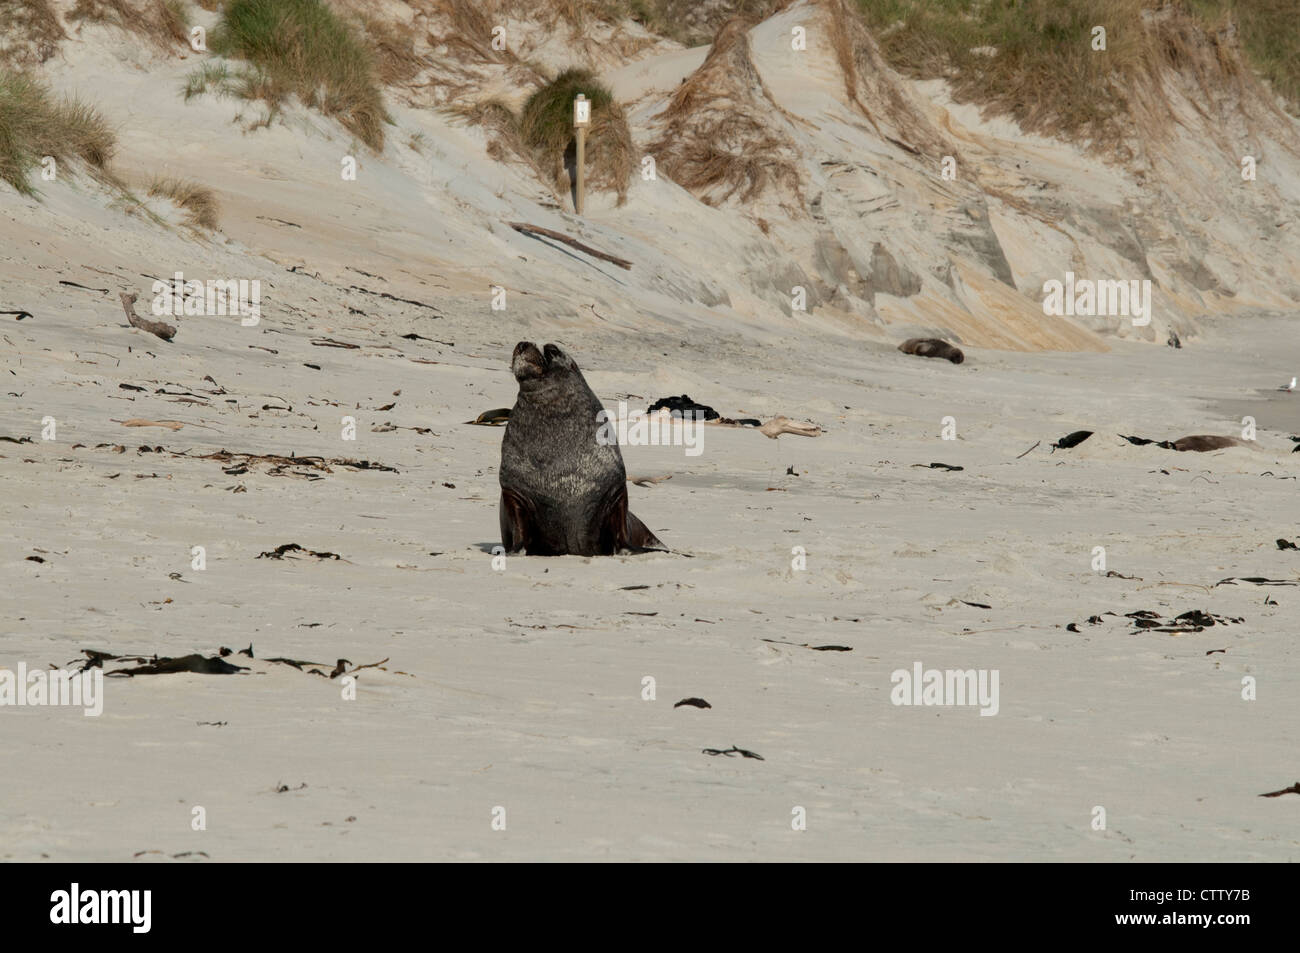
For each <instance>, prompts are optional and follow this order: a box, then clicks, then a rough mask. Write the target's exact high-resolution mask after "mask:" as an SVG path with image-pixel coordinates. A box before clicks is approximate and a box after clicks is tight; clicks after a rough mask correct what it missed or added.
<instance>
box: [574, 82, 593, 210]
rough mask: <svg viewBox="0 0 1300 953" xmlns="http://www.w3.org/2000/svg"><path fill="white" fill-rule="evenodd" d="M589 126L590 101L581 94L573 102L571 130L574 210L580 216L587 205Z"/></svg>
mask: <svg viewBox="0 0 1300 953" xmlns="http://www.w3.org/2000/svg"><path fill="white" fill-rule="evenodd" d="M590 124H591V101H590V100H589V99H587V97H586V96H584V95H583V94H582V93H579V94H578V98H577V99H575V100H574V101H573V128H574V130H575V135H576V136H577V139H578V156H577V162H578V169H577V172H578V191H577V199H576V200H575V201H574V203H573V204H574V210H575V211H576V212H577V213H578V214H579V215H581V214H582V209H583V206H585V205H586V204H587V126H589V125H590Z"/></svg>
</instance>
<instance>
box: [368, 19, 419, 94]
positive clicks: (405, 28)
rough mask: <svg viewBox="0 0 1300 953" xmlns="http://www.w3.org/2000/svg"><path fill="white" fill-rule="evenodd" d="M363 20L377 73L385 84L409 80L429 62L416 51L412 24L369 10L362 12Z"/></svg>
mask: <svg viewBox="0 0 1300 953" xmlns="http://www.w3.org/2000/svg"><path fill="white" fill-rule="evenodd" d="M360 22H361V26H362V29H363V31H364V33H365V37H366V40H367V42H368V43H369V45H370V51H371V56H372V57H373V59H374V63H375V75H376V76H377V77H378V79H379V82H380V83H381V84H383V85H384V86H398V85H400V84H403V83H409V82H410V81H411V80H413V79H415V77H416V76H418V75H419V74H420V73H421V72H422V71H423V70H424V69H425V67H426V66H427V65H428V62H427V60H426V59H425V58H424V57H423V56H421V55H420V54H419V53H418V52H416V49H415V30H414V28H413V27H411V26H409V25H407V24H405V23H399V22H396V21H392V20H381V19H379V18H378V17H374V16H370V15H368V14H362V15H361V17H360Z"/></svg>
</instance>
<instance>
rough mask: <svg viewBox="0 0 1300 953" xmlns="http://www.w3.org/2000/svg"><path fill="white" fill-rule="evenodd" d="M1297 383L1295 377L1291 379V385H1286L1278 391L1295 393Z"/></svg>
mask: <svg viewBox="0 0 1300 953" xmlns="http://www.w3.org/2000/svg"><path fill="white" fill-rule="evenodd" d="M1295 383H1296V379H1295V378H1294V377H1293V378H1291V383H1290V384H1284V385H1282V386H1281V387H1279V388H1278V390H1285V391H1293V390H1295Z"/></svg>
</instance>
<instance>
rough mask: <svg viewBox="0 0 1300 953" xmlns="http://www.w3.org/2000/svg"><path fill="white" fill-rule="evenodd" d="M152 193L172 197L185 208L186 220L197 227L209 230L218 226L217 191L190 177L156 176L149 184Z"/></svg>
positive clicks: (180, 206) (178, 204) (179, 205)
mask: <svg viewBox="0 0 1300 953" xmlns="http://www.w3.org/2000/svg"><path fill="white" fill-rule="evenodd" d="M149 194H150V195H161V196H163V197H164V198H168V199H171V200H172V201H173V202H174V203H176V205H177V206H178V207H179V208H182V209H184V210H185V213H186V217H185V220H186V222H187V223H188V224H189V225H191V226H194V227H195V228H206V229H209V230H212V229H215V228H216V227H217V212H218V211H219V209H220V205H219V204H218V202H217V196H216V193H214V192H213V191H212V190H211V189H209V188H207V187H205V186H202V185H199V184H198V183H197V182H194V181H191V180H190V179H177V178H164V177H158V178H155V179H154V180H153V181H152V182H151V183H150V184H149Z"/></svg>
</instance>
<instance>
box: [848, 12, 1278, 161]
mask: <svg viewBox="0 0 1300 953" xmlns="http://www.w3.org/2000/svg"><path fill="white" fill-rule="evenodd" d="M855 3H856V5H857V6H858V8H859V9H860V10H861V12H862V14H863V15H864V17H865V19H866V22H867V24H868V26H869V27H870V28H871V30H872V32H873V33H874V35H875V37H876V39H877V41H878V42H879V45H880V50H881V53H882V55H883V57H884V59H885V60H886V61H887V62H888V63H889V64H890V65H891V66H892V67H893V68H894V69H895V70H898V71H899V72H900V73H902V74H903V75H905V76H908V77H911V78H913V79H929V78H935V77H942V78H944V79H946V80H947V81H948V83H949V84H950V86H951V88H952V92H953V96H954V98H956V99H957V100H958V101H959V102H974V103H977V104H979V105H980V106H981V108H982V109H983V110H984V111H985V113H986V114H1000V115H1006V116H1009V117H1011V118H1012V119H1014V120H1015V121H1016V122H1017V123H1018V124H1019V125H1020V126H1021V128H1023V129H1025V130H1026V131H1029V132H1035V133H1040V134H1044V135H1050V136H1057V137H1060V138H1065V139H1071V140H1075V141H1081V142H1085V143H1088V144H1089V145H1090V146H1091V147H1092V148H1093V149H1094V150H1096V151H1100V152H1113V153H1115V154H1116V155H1118V156H1119V157H1121V158H1126V157H1129V156H1130V155H1131V150H1130V148H1129V142H1128V140H1129V138H1130V137H1129V135H1128V133H1129V131H1130V130H1131V127H1132V123H1133V121H1134V119H1135V118H1138V119H1140V120H1141V121H1143V122H1151V123H1156V124H1157V128H1154V129H1153V128H1147V129H1146V130H1145V131H1147V132H1159V131H1160V128H1159V127H1165V128H1168V127H1169V125H1170V124H1171V123H1172V118H1171V116H1170V112H1169V110H1168V108H1167V106H1168V98H1167V90H1168V89H1169V88H1170V86H1169V84H1170V83H1174V84H1180V83H1181V84H1189V83H1190V84H1191V86H1192V87H1193V88H1192V89H1191V90H1189V91H1190V92H1191V93H1192V94H1193V96H1195V97H1198V98H1200V99H1202V100H1204V101H1205V104H1206V106H1207V109H1208V108H1209V107H1210V106H1212V105H1213V104H1214V103H1215V102H1216V101H1220V100H1222V101H1228V100H1233V99H1237V98H1240V97H1241V94H1242V93H1246V94H1247V95H1246V99H1247V100H1249V99H1250V98H1252V97H1251V96H1250V95H1249V94H1251V93H1253V92H1257V91H1255V90H1248V89H1244V88H1243V87H1244V86H1245V85H1248V84H1249V83H1250V82H1251V81H1252V80H1253V77H1254V74H1253V73H1251V72H1250V70H1249V69H1247V68H1246V67H1247V65H1248V64H1249V65H1251V66H1254V67H1255V68H1256V69H1258V70H1259V71H1260V73H1261V74H1262V75H1264V76H1265V78H1268V79H1269V80H1270V81H1271V82H1273V84H1274V88H1275V89H1276V90H1277V91H1278V92H1279V94H1280V95H1282V97H1283V98H1284V99H1288V98H1289V99H1290V100H1291V101H1292V102H1293V103H1294V102H1295V101H1296V100H1297V99H1300V56H1295V55H1294V54H1297V53H1300V38H1296V37H1300V34H1297V33H1296V31H1295V30H1294V28H1293V27H1292V28H1289V29H1288V30H1286V31H1280V30H1278V29H1277V28H1278V27H1279V26H1280V25H1281V21H1280V18H1279V14H1278V12H1277V11H1280V9H1281V7H1282V6H1283V5H1284V4H1283V2H1282V0H1260V3H1259V4H1258V5H1256V4H1255V3H1254V2H1253V0H1252V2H1251V3H1249V4H1246V3H1242V4H1238V3H1237V2H1236V0H1172V2H1171V0H1068V2H1062V0H1021V2H1010V0H988V2H986V0H943V2H927V0H855ZM1248 9H1249V10H1252V11H1255V12H1254V13H1253V14H1248V13H1247V12H1246V11H1247V10H1248ZM1268 10H1273V11H1275V12H1273V13H1272V14H1271V15H1270V14H1268V13H1267V12H1261V11H1268ZM1234 17H1235V18H1237V19H1239V20H1241V22H1243V23H1244V22H1249V23H1250V24H1251V31H1250V32H1248V31H1246V30H1245V29H1244V28H1243V29H1242V30H1240V31H1238V29H1237V28H1236V26H1235V23H1236V22H1237V21H1236V20H1234ZM1286 19H1287V20H1288V21H1289V20H1293V19H1294V6H1293V5H1292V12H1291V13H1290V14H1289V15H1287V18H1286ZM1287 25H1288V27H1290V23H1289V22H1288V24H1287ZM1097 27H1103V28H1104V29H1105V44H1106V48H1105V50H1104V51H1103V50H1098V49H1094V42H1095V39H1096V36H1097V34H1096V33H1095V28H1097ZM1239 34H1240V35H1239ZM1274 35H1280V36H1283V37H1291V38H1293V39H1291V40H1287V39H1283V40H1281V41H1277V42H1270V41H1272V40H1273V37H1274ZM1239 40H1240V41H1241V42H1239ZM1243 44H1245V49H1244V50H1243ZM1288 52H1290V53H1291V54H1293V55H1292V58H1291V59H1290V61H1289V63H1288V59H1287V56H1288ZM1081 90H1086V91H1087V94H1086V95H1081V94H1080V91H1081ZM1162 107H1163V108H1162Z"/></svg>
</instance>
